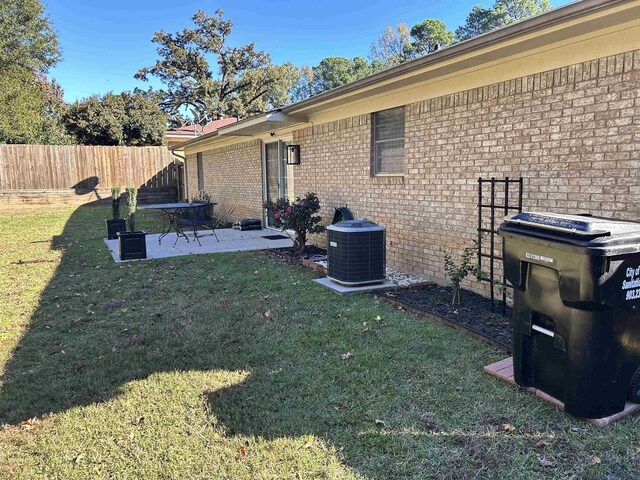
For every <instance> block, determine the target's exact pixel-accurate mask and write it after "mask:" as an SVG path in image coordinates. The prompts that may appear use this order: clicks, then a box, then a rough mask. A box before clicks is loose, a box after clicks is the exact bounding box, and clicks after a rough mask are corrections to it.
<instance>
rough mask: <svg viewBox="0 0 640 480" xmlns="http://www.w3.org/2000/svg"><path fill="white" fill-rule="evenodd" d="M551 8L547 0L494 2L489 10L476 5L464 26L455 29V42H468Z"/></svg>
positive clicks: (505, 0) (499, 0)
mask: <svg viewBox="0 0 640 480" xmlns="http://www.w3.org/2000/svg"><path fill="white" fill-rule="evenodd" d="M551 8H552V7H551V3H549V0H496V2H495V3H494V4H493V7H491V8H484V7H483V6H482V5H476V6H475V7H473V9H471V12H469V15H467V20H466V21H465V23H464V25H461V26H460V27H458V28H457V29H456V40H457V41H462V40H468V39H470V38H473V37H476V36H478V35H482V34H483V33H488V32H491V31H493V30H495V29H496V28H500V27H504V26H505V25H509V24H511V23H514V22H518V21H520V20H525V19H527V18H529V17H532V16H534V15H539V14H541V13H544V12H547V11H549V10H551Z"/></svg>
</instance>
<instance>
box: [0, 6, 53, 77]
mask: <svg viewBox="0 0 640 480" xmlns="http://www.w3.org/2000/svg"><path fill="white" fill-rule="evenodd" d="M59 60H60V48H59V45H58V36H57V35H56V32H55V30H54V29H53V26H52V25H51V22H50V21H49V18H47V17H46V16H45V14H44V7H43V6H42V4H41V3H40V1H39V0H2V2H0V72H4V71H5V69H6V68H9V67H13V68H15V67H21V68H23V69H25V70H27V71H31V72H33V73H35V74H43V73H47V72H48V71H49V68H51V67H52V66H53V65H55V64H56V63H57V62H58V61H59Z"/></svg>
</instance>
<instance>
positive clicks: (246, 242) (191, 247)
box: [104, 228, 293, 263]
mask: <svg viewBox="0 0 640 480" xmlns="http://www.w3.org/2000/svg"><path fill="white" fill-rule="evenodd" d="M209 233H210V232H209ZM202 234H203V235H205V234H207V232H206V231H203V232H202ZM216 234H217V235H218V238H219V239H220V241H219V242H216V238H215V237H214V236H213V235H207V236H205V237H200V243H201V244H202V245H198V242H197V241H196V240H195V239H194V238H193V234H189V242H187V240H186V239H185V238H184V237H181V238H178V241H177V242H176V234H175V233H170V234H168V235H167V236H166V237H164V238H163V239H162V244H158V239H159V237H160V234H159V233H153V234H149V235H147V260H149V259H152V258H169V257H179V256H183V255H197V254H202V253H221V252H245V251H250V250H266V249H268V248H287V247H292V246H293V241H292V240H291V239H290V238H288V237H287V238H285V239H276V240H269V239H267V238H264V237H265V236H267V235H278V236H285V237H286V235H285V234H282V233H280V232H277V231H274V230H248V231H240V230H234V229H232V228H223V229H219V230H216ZM174 242H176V244H175V245H174ZM104 243H105V244H106V245H107V248H108V249H109V252H110V253H111V257H112V258H113V261H114V262H116V263H121V262H123V260H120V257H119V256H118V240H107V239H106V238H105V239H104ZM125 261H134V260H125Z"/></svg>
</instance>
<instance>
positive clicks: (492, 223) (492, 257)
mask: <svg viewBox="0 0 640 480" xmlns="http://www.w3.org/2000/svg"><path fill="white" fill-rule="evenodd" d="M487 183H488V184H489V185H490V189H491V190H490V196H489V203H488V204H487V203H484V201H485V200H484V198H483V191H482V186H483V185H484V184H487ZM496 185H500V186H503V187H504V190H503V195H504V197H503V198H502V199H501V200H502V205H500V204H496V194H497V193H499V192H497V191H496ZM512 185H515V186H516V187H517V189H518V194H517V204H515V205H512V204H510V203H509V201H510V199H512V198H513V196H512V195H510V193H511V192H510V190H511V186H512ZM522 185H523V181H522V177H520V178H518V179H517V180H516V179H510V178H509V177H505V178H504V179H502V180H496V178H495V177H491V179H489V180H485V179H483V178H482V177H480V178H478V267H479V268H480V270H482V259H483V258H486V259H488V260H489V276H488V277H487V278H483V280H484V281H486V282H489V284H490V291H491V311H493V310H494V308H495V292H494V287H495V284H496V281H495V275H494V272H495V262H496V261H500V262H501V261H502V256H498V255H496V249H495V246H496V238H495V237H496V235H497V233H498V230H497V227H498V226H497V225H496V210H498V211H502V212H503V213H504V215H503V216H506V215H509V213H510V212H514V211H516V212H518V213H520V212H522ZM485 209H488V210H489V228H486V227H485V226H484V223H483V220H482V214H483V211H484V210H485ZM485 234H488V235H489V252H488V253H484V252H483V251H482V243H483V239H484V236H485ZM507 287H508V285H507V279H506V277H505V275H504V268H503V269H502V280H501V292H502V315H505V314H506V309H507Z"/></svg>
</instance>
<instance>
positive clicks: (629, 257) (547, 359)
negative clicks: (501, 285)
mask: <svg viewBox="0 0 640 480" xmlns="http://www.w3.org/2000/svg"><path fill="white" fill-rule="evenodd" d="M500 235H501V236H502V237H503V239H504V249H503V252H504V269H505V274H506V277H507V279H508V280H509V282H510V283H511V284H512V285H513V286H514V316H513V370H514V377H515V381H516V383H517V384H518V385H521V386H525V387H534V388H537V389H539V390H542V391H543V392H546V393H548V394H549V395H551V396H553V397H555V398H557V399H558V400H561V401H562V402H564V405H565V411H567V412H568V413H571V414H573V415H577V416H580V417H585V418H602V417H606V416H609V415H612V414H614V413H617V412H620V411H622V410H623V409H624V405H625V401H626V399H627V396H629V398H630V399H632V400H634V401H640V398H639V397H640V369H639V367H640V315H639V314H640V309H638V308H637V307H638V305H640V223H635V222H628V221H622V220H614V219H608V218H599V217H591V216H581V215H558V214H553V213H519V214H517V215H511V216H508V217H506V218H505V220H504V223H503V224H502V225H501V226H500ZM636 372H638V373H636Z"/></svg>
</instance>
